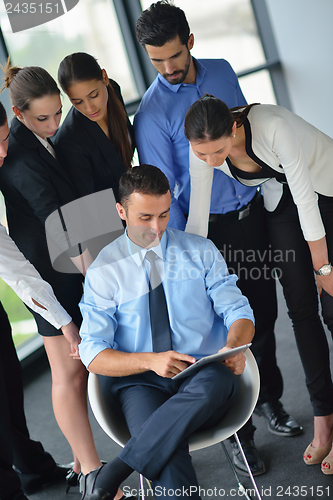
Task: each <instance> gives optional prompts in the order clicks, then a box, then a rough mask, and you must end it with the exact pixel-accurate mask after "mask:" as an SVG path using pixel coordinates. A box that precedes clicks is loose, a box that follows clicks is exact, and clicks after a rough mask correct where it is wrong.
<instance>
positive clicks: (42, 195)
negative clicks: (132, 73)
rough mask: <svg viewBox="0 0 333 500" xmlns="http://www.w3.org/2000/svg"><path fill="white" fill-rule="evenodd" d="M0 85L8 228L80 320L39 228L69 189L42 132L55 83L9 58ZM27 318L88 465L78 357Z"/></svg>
mask: <svg viewBox="0 0 333 500" xmlns="http://www.w3.org/2000/svg"><path fill="white" fill-rule="evenodd" d="M5 87H7V88H9V92H10V97H11V101H12V105H13V111H14V113H15V117H14V118H13V120H12V122H11V126H10V136H9V148H8V157H7V158H6V162H5V164H4V166H2V167H1V170H0V185H1V189H2V191H3V194H4V196H5V201H6V208H7V218H8V225H9V231H10V235H11V237H12V238H13V240H14V241H15V243H16V244H17V246H18V247H19V249H20V250H21V252H22V253H23V254H24V255H25V257H26V258H27V259H28V260H29V261H30V262H31V263H32V264H33V265H34V266H35V267H36V269H37V270H38V271H39V272H40V274H41V275H42V277H43V278H44V280H45V281H47V282H49V283H50V284H51V286H52V287H53V290H54V292H55V295H56V297H57V299H58V300H59V302H60V303H61V304H62V306H63V307H64V308H65V309H66V310H67V311H68V313H69V314H70V315H71V316H72V318H73V320H74V322H75V323H76V325H77V326H80V323H81V314H80V311H79V308H78V302H79V301H80V298H81V295H82V275H81V274H75V273H73V274H66V273H60V272H57V271H55V270H54V269H53V267H52V264H51V261H50V257H49V252H48V247H47V241H46V235H45V220H46V218H47V217H48V216H49V215H50V214H51V213H53V212H54V211H57V210H58V209H59V208H60V207H61V206H62V205H64V204H66V203H68V202H70V201H72V200H73V199H75V198H76V196H77V195H76V193H75V189H74V187H73V185H72V182H71V180H70V178H69V177H68V175H67V173H66V171H65V170H64V169H63V168H62V167H61V165H60V164H59V163H58V161H57V159H56V157H55V152H54V149H53V148H52V145H51V143H50V140H49V138H50V137H51V136H52V135H53V134H54V133H55V132H56V130H57V128H58V125H59V121H60V117H61V108H62V105H61V100H60V91H59V89H58V87H57V84H56V82H55V81H54V80H53V78H52V77H51V76H50V75H49V74H48V73H47V72H46V71H45V70H44V69H42V68H39V67H25V68H23V69H20V68H17V67H13V68H10V67H9V64H8V65H7V67H6V69H5ZM54 231H55V232H54V234H52V236H53V238H54V239H55V240H57V242H58V243H59V244H60V246H61V245H62V242H61V241H58V240H59V238H60V239H61V235H60V233H61V231H60V232H59V231H58V230H57V229H55V230H54ZM71 255H72V260H73V262H74V263H75V262H76V263H78V261H82V259H84V258H85V257H86V258H87V259H88V260H86V262H85V266H86V267H87V265H89V263H90V261H89V255H88V252H87V251H86V250H85V251H84V252H83V253H82V250H78V252H76V254H73V253H72V254H71ZM74 269H75V268H74ZM81 270H83V272H84V269H83V268H81ZM35 319H36V323H37V326H38V332H39V333H40V334H41V335H42V336H43V340H44V345H45V349H46V352H47V356H48V359H49V362H50V366H51V371H52V399H53V408H54V414H55V417H56V419H57V422H58V424H59V427H60V428H61V430H62V432H63V434H64V435H65V437H66V438H67V440H68V442H69V443H70V446H71V448H72V451H73V454H74V460H75V462H74V467H73V470H74V472H75V473H78V472H80V469H82V470H83V471H86V472H89V471H90V470H91V469H94V468H96V467H98V466H100V465H101V462H100V460H99V458H98V456H97V452H96V449H95V445H94V441H93V436H92V432H91V428H90V424H89V420H88V414H87V400H86V384H87V371H86V369H85V368H84V366H83V364H82V363H81V362H80V361H78V360H73V359H72V357H70V355H71V345H70V344H69V343H68V342H67V340H66V338H65V337H64V336H63V335H62V334H61V332H59V330H56V328H54V327H52V325H50V324H49V323H47V322H46V321H45V320H43V318H41V317H40V316H39V315H38V314H36V315H35ZM77 344H78V342H77ZM74 348H77V345H76V346H74ZM74 472H73V478H72V481H71V480H70V479H69V483H68V484H70V485H72V484H73V479H74V484H75V478H76V475H75V474H74Z"/></svg>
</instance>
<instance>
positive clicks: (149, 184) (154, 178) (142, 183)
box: [119, 165, 170, 208]
mask: <svg viewBox="0 0 333 500" xmlns="http://www.w3.org/2000/svg"><path fill="white" fill-rule="evenodd" d="M168 191H170V185H169V181H168V179H167V177H166V176H165V175H164V174H163V172H162V170H160V169H159V168H157V167H153V165H140V166H139V167H133V168H131V169H130V170H128V171H127V172H125V173H124V174H123V175H122V176H121V178H120V181H119V200H120V203H121V205H122V206H123V207H124V208H126V207H127V205H128V200H129V197H130V195H131V194H132V193H142V194H149V195H152V196H162V195H163V194H166V193H167V192H168Z"/></svg>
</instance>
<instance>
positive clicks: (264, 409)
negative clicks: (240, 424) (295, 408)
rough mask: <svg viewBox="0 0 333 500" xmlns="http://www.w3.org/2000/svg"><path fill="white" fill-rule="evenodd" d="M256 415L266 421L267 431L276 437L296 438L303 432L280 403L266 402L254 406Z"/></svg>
mask: <svg viewBox="0 0 333 500" xmlns="http://www.w3.org/2000/svg"><path fill="white" fill-rule="evenodd" d="M254 413H255V414H256V415H259V416H260V417H265V418H267V420H268V430H269V431H270V432H272V433H273V434H277V435H278V436H285V437H290V436H296V435H297V434H300V433H301V432H303V427H301V426H300V425H298V423H297V422H296V421H295V420H294V419H293V417H292V416H291V415H288V413H287V412H286V411H285V410H284V408H283V406H282V404H281V403H280V401H267V403H262V404H259V405H257V406H256V409H255V410H254Z"/></svg>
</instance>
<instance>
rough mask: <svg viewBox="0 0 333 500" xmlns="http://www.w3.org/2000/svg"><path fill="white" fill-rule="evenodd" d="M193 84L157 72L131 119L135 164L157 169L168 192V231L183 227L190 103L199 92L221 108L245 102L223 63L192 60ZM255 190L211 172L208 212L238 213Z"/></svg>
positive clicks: (187, 196)
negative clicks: (170, 79)
mask: <svg viewBox="0 0 333 500" xmlns="http://www.w3.org/2000/svg"><path fill="white" fill-rule="evenodd" d="M193 61H194V64H195V67H196V70H197V76H196V83H195V84H193V83H190V84H188V83H181V84H179V85H172V84H171V83H169V82H168V81H167V80H166V79H165V78H163V77H162V76H161V75H160V74H159V75H158V76H157V77H156V79H155V80H154V82H153V83H152V84H151V86H150V87H149V89H148V90H147V92H146V93H145V94H144V96H143V98H142V101H141V104H140V106H139V109H138V111H137V113H136V115H135V118H134V128H135V140H136V145H137V149H138V152H139V157H140V163H141V164H142V163H148V164H151V165H154V166H156V167H159V168H160V169H161V170H162V171H163V172H164V173H165V175H166V176H167V178H168V179H169V182H170V186H171V193H173V194H174V197H173V199H172V204H171V213H170V221H169V227H175V228H177V229H182V230H183V229H184V228H185V218H184V215H183V214H187V213H188V209H189V199H190V174H189V142H188V140H187V139H186V137H185V134H184V119H185V115H186V113H187V111H188V109H189V108H190V107H191V105H192V104H193V103H194V102H195V101H197V100H198V99H200V97H202V96H203V95H204V94H206V93H208V94H212V95H213V96H215V97H218V98H219V99H221V100H222V101H224V102H225V103H226V104H227V106H229V107H234V106H242V105H243V104H246V101H245V98H244V96H243V94H242V91H241V89H240V86H239V83H238V80H237V76H236V74H235V72H234V71H233V69H232V67H231V66H230V64H229V63H228V62H227V61H225V60H224V59H200V60H197V59H195V58H193ZM255 193H256V188H252V187H251V188H250V187H246V186H243V185H242V184H240V183H239V182H237V181H236V180H235V179H231V178H228V177H227V176H226V175H225V174H224V173H223V172H221V171H217V170H215V171H214V180H213V188H212V196H211V209H210V212H211V213H218V214H224V213H227V212H230V211H232V210H239V209H240V208H242V207H243V206H245V205H246V204H247V203H248V202H249V201H250V200H251V199H252V198H253V196H254V195H255Z"/></svg>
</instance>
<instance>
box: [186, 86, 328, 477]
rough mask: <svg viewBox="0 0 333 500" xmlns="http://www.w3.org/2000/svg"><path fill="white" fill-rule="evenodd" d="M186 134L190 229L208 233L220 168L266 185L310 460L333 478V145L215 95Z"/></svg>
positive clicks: (265, 109) (265, 111) (290, 120)
mask: <svg viewBox="0 0 333 500" xmlns="http://www.w3.org/2000/svg"><path fill="white" fill-rule="evenodd" d="M185 134H186V136H187V138H188V140H189V141H190V144H191V148H190V174H191V200H190V209H189V219H188V223H187V227H186V231H188V232H193V233H197V234H201V235H203V236H206V235H207V224H208V216H209V205H210V190H211V186H212V182H213V173H214V168H217V169H219V170H222V171H223V172H224V173H225V174H227V175H228V176H231V177H234V178H235V179H237V180H238V181H239V182H241V183H243V184H245V185H247V186H256V185H258V184H261V185H262V192H263V197H264V203H265V208H266V213H267V224H268V231H269V238H270V243H271V246H272V251H273V252H274V251H275V252H279V255H281V256H283V257H284V258H281V259H280V260H279V263H276V268H277V271H278V275H279V280H280V282H281V284H282V286H283V291H284V295H285V298H286V302H287V306H288V309H289V316H290V318H291V320H292V323H293V328H294V332H295V337H296V342H297V347H298V350H299V353H300V356H301V360H302V363H303V368H304V371H305V376H306V383H307V388H308V390H309V393H310V397H311V403H312V406H313V410H314V439H313V441H312V443H311V444H310V445H309V446H308V448H307V449H306V451H305V453H304V461H305V463H306V464H308V465H312V464H317V463H321V462H322V471H323V473H324V474H333V448H332V450H331V445H332V440H333V384H332V379H331V374H330V367H329V350H328V344H327V340H326V336H325V332H324V328H323V325H322V322H321V320H320V318H319V314H318V296H317V287H316V282H315V280H314V272H315V273H316V281H317V286H318V289H319V292H320V298H321V303H322V313H323V318H324V321H325V323H326V325H327V326H328V328H329V330H330V331H331V333H332V335H333V272H332V265H331V264H330V262H331V259H332V252H333V175H332V167H331V162H332V156H333V139H331V138H330V137H328V136H327V135H325V134H324V133H322V132H320V131H319V130H318V129H316V128H315V127H313V126H312V125H310V124H309V123H307V122H306V121H304V120H303V119H302V118H300V117H299V116H297V115H295V114H293V113H291V112H290V111H288V110H287V109H284V108H282V107H280V106H272V105H265V104H261V105H259V104H251V105H249V106H245V107H241V108H234V109H231V110H229V109H228V107H227V106H226V105H225V104H224V103H223V102H222V101H220V100H219V99H216V98H215V97H213V96H209V95H207V96H204V97H202V98H201V99H200V100H199V101H197V102H195V103H194V104H193V105H192V106H191V108H190V109H189V111H188V113H187V115H186V118H185ZM288 255H289V257H290V255H292V256H293V258H289V259H288V258H287V256H288ZM313 270H314V272H313ZM330 450H331V451H330Z"/></svg>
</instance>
